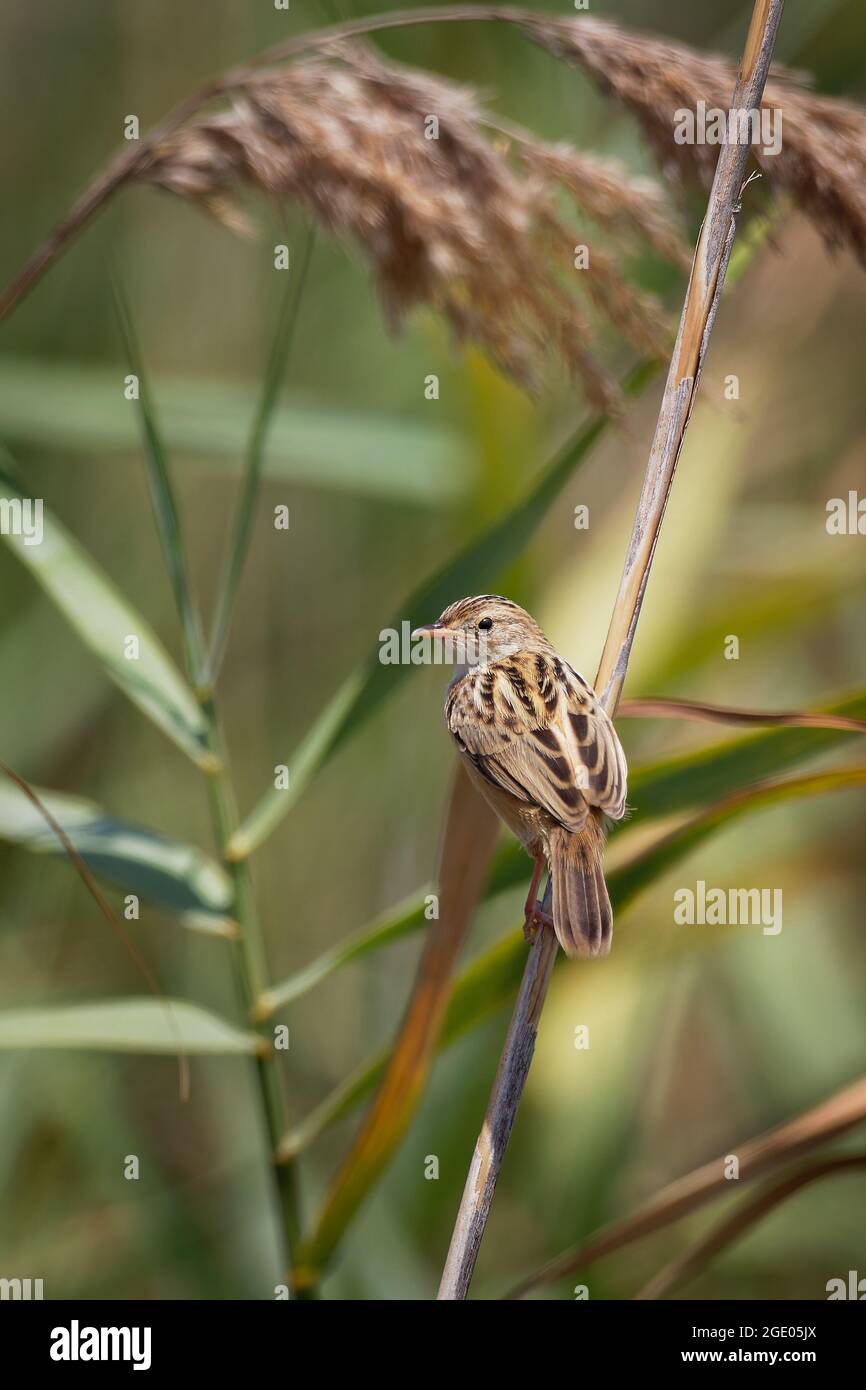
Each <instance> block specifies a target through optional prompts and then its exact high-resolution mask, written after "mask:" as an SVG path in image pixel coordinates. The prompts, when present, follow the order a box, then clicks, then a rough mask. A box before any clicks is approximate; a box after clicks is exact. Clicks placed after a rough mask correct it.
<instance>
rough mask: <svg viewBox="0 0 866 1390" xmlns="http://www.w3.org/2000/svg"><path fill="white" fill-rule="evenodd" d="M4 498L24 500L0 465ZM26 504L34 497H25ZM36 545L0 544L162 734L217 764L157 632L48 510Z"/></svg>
mask: <svg viewBox="0 0 866 1390" xmlns="http://www.w3.org/2000/svg"><path fill="white" fill-rule="evenodd" d="M0 483H2V486H3V491H4V496H6V497H7V498H10V499H18V500H19V501H20V502H21V504H22V506H23V505H24V504H25V503H26V502H27V501H28V500H29V499H27V498H26V497H25V494H24V493H23V492H22V490H21V488H20V486H19V484H18V483H17V481H16V480H15V479H14V478H13V476H12V475H11V474H10V472H9V471H8V469H7V468H4V467H3V466H2V464H0ZM31 500H32V499H31ZM42 532H43V534H42V540H41V542H40V544H39V545H27V544H26V543H25V538H24V537H23V536H20V535H15V534H13V533H12V532H11V531H6V530H5V529H4V531H3V532H2V534H0V539H2V540H3V542H4V543H5V544H6V545H8V546H9V548H10V549H11V550H12V551H13V552H14V553H15V555H17V557H18V559H19V560H21V561H22V563H23V564H24V565H26V566H27V568H28V569H29V570H30V572H31V574H32V575H33V577H34V579H36V581H37V583H39V584H40V585H41V586H42V589H43V590H44V592H45V593H46V594H47V595H48V597H49V598H50V599H51V600H52V602H53V603H54V604H55V606H56V607H57V608H58V609H59V610H60V612H61V613H62V614H63V616H64V618H66V620H67V622H68V623H69V625H70V627H71V628H73V629H74V631H75V632H76V633H77V634H78V636H79V637H80V638H81V640H82V642H83V643H84V644H85V646H87V647H89V648H90V650H91V651H92V652H93V653H94V654H95V655H96V656H97V657H98V658H99V660H100V661H101V663H102V665H103V667H104V668H105V670H106V671H107V673H108V675H109V676H110V677H111V679H112V680H113V681H114V683H115V684H116V685H117V686H119V688H120V689H121V690H122V691H123V693H124V694H125V695H126V696H127V697H128V698H129V699H130V700H132V702H133V704H136V705H138V707H139V709H141V710H143V711H144V713H145V714H146V715H147V716H148V718H149V719H151V720H153V722H154V724H156V725H157V727H158V728H160V729H162V731H163V733H166V734H168V736H169V738H171V739H172V740H173V741H174V742H175V743H176V744H177V745H178V747H179V748H182V749H183V751H184V752H185V753H186V754H187V756H188V757H191V758H192V759H193V761H194V762H195V763H197V764H198V766H199V767H200V768H202V769H203V770H204V771H211V772H212V771H213V770H214V769H215V767H216V766H217V760H216V758H215V756H214V754H213V752H212V751H211V750H210V749H209V748H208V746H207V727H206V723H205V720H204V717H203V715H202V711H201V708H200V706H199V704H198V701H197V700H196V699H195V696H194V695H193V693H192V691H191V690H190V688H189V686H188V685H187V683H186V681H184V679H183V678H182V676H181V675H180V673H179V672H178V670H177V667H176V666H175V665H174V663H173V662H172V660H171V658H170V657H169V655H168V653H167V652H166V651H165V648H164V647H163V646H162V644H161V642H160V641H159V639H158V637H157V636H156V634H155V633H154V632H153V630H152V629H151V628H150V626H149V625H148V624H147V623H146V622H145V621H144V619H143V618H142V617H141V615H140V614H139V613H137V612H136V611H135V610H134V609H133V608H132V607H131V605H130V604H129V603H127V601H126V599H125V598H123V597H122V595H121V594H120V593H119V592H118V590H117V589H116V588H115V586H114V584H113V583H112V581H111V580H110V579H109V578H108V576H107V575H106V574H105V573H104V571H103V570H101V569H100V568H99V566H98V565H97V564H96V562H95V561H94V560H93V559H92V558H91V557H90V556H89V555H88V554H87V552H86V551H85V550H84V549H83V548H82V547H81V546H80V545H79V544H78V542H77V541H76V540H75V539H74V537H72V536H71V535H70V534H69V532H68V531H67V530H66V529H65V527H63V526H62V525H61V523H60V522H59V521H58V520H57V518H56V517H55V516H53V515H52V514H51V512H50V511H49V510H48V508H47V507H45V506H44V505H43V510H42ZM132 636H134V637H136V638H137V639H138V658H137V659H136V660H132V659H129V660H128V659H127V658H126V656H125V651H126V642H127V639H128V638H129V637H132Z"/></svg>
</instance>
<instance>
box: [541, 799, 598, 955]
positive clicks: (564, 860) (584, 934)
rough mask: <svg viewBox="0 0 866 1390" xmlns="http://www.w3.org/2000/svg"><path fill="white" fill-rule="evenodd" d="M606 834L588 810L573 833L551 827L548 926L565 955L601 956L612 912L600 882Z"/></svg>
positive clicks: (593, 813)
mask: <svg viewBox="0 0 866 1390" xmlns="http://www.w3.org/2000/svg"><path fill="white" fill-rule="evenodd" d="M604 842H605V830H604V823H603V821H602V818H601V815H600V814H599V813H598V812H597V811H594V810H591V811H590V813H589V815H588V816H587V818H586V823H585V825H584V827H583V829H582V830H580V831H578V832H577V834H574V833H573V832H571V831H569V830H563V829H562V828H561V827H560V826H556V827H555V828H554V830H553V831H552V833H551V836H550V875H551V879H552V880H553V925H554V929H555V931H556V935H557V937H558V939H559V944H560V946H561V947H562V949H563V950H564V951H565V954H566V955H567V956H606V955H607V953H608V951H609V950H610V942H611V937H612V935H613V912H612V910H611V906H610V898H609V897H608V893H607V884H606V883H605V881H604V870H603V868H602V855H603V852H604Z"/></svg>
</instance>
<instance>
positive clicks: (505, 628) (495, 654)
mask: <svg viewBox="0 0 866 1390" xmlns="http://www.w3.org/2000/svg"><path fill="white" fill-rule="evenodd" d="M412 636H413V637H427V636H430V637H432V638H433V640H434V641H436V640H437V638H438V639H443V638H445V639H448V638H450V640H451V642H452V644H453V648H454V652H455V659H456V660H457V661H458V662H459V663H460V665H463V666H467V667H470V666H489V665H490V663H491V661H502V660H503V659H504V658H505V657H509V656H514V655H515V653H516V652H549V651H551V650H552V647H551V645H550V642H548V640H547V638H546V637H545V635H544V633H543V632H542V631H541V628H540V627H539V626H538V623H537V622H536V621H535V619H534V618H531V617H530V616H529V614H528V613H527V612H526V610H525V608H521V607H520V606H519V604H516V603H512V602H511V599H508V598H502V597H500V595H498V594H480V595H479V596H478V597H476V598H461V599H458V600H457V602H456V603H452V604H451V605H450V606H449V607H448V608H446V609H445V611H444V613H442V614H441V616H440V617H438V618H437V619H436V621H435V623H431V624H429V626H427V627H418V628H416V629H415V631H414V632H413V634H412Z"/></svg>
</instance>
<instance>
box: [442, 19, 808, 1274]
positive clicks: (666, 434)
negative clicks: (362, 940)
mask: <svg viewBox="0 0 866 1390" xmlns="http://www.w3.org/2000/svg"><path fill="white" fill-rule="evenodd" d="M783 4H784V0H755V7H754V10H753V13H752V21H751V24H750V26H749V33H748V36H747V39H746V46H745V51H744V54H743V59H742V62H741V64H740V71H739V76H738V81H737V85H736V88H735V91H734V95H733V99H732V103H731V104H732V107H733V108H735V109H745V110H754V109H757V108H759V107H760V102H761V95H762V93H763V90H764V84H765V82H766V80H767V74H768V72H769V69H770V60H771V58H772V54H773V47H774V45H775V40H776V33H777V31H778V27H779V21H780V19H781V17H782V8H783ZM748 154H749V147H748V145H747V144H739V143H737V144H726V145H723V146H722V147H721V152H720V154H719V162H718V164H717V166H716V173H715V178H714V179H713V187H712V190H711V192H710V197H709V202H708V204H707V213H706V217H705V218H704V222H703V226H702V227H701V232H700V236H699V238H698V245H697V248H696V250H695V259H694V264H693V266H692V272H691V275H690V277H689V284H688V289H687V290H686V296H685V300H684V303H683V309H682V316H681V318H680V326H679V332H678V334H677V340H676V344H675V346H674V352H673V357H672V359H671V365H670V370H669V372H668V378H667V382H666V384H665V391H664V396H663V398H662V404H661V408H660V410H659V417H658V421H657V423H656V429H655V435H654V438H653V442H652V447H651V449H650V456H649V461H648V463H647V468H646V476H645V479H644V485H643V490H642V492H641V496H640V499H639V501H638V506H637V511H636V514H635V521H634V529H633V531H632V538H631V542H630V545H629V549H628V553H627V555H626V561H625V566H624V569H623V575H622V581H621V583H620V589H619V593H618V594H617V598H616V602H615V604H614V609H613V614H612V617H611V622H610V629H609V631H608V635H607V641H606V642H605V647H604V652H603V653H602V658H601V664H600V666H599V671H598V675H597V677H596V682H595V684H596V689H597V690H599V691H600V692H602V694H601V700H602V704H603V705H604V707H605V709H606V710H607V712H608V714H610V715H611V716H613V714H614V713H615V712H616V707H617V704H618V703H619V697H620V693H621V691H622V687H623V683H624V681H625V676H626V671H627V669H628V661H629V656H630V654H631V646H632V642H633V640H634V634H635V629H636V626H637V621H638V616H639V614H640V608H641V603H642V601H643V595H644V592H645V589H646V584H647V579H648V578H649V571H650V566H651V564H652V559H653V555H654V554H655V547H656V542H657V540H658V536H659V531H660V529H661V524H662V519H663V517H664V513H665V507H666V506H667V500H668V497H669V495H670V489H671V484H672V483H673V477H674V472H675V470H676V466H677V461H678V459H679V455H680V450H681V448H682V444H683V439H684V438H685V432H686V429H687V428H688V423H689V420H690V418H691V412H692V407H693V405H694V399H695V394H696V392H697V387H698V382H699V380H700V374H701V368H702V366H703V361H704V356H705V354H706V349H707V345H708V343H709V338H710V334H711V332H712V327H713V323H714V320H715V313H716V308H717V306H718V302H719V298H720V295H721V292H722V286H723V284H724V279H725V271H726V269H727V264H728V258H729V256H730V252H731V246H732V244H733V238H734V232H735V226H736V214H737V212H738V211H739V196H740V192H741V189H742V185H743V177H744V174H745V168H746V162H747V159H748ZM549 903H550V883H549V882H548V887H547V892H546V894H545V899H544V906H545V909H547V910H549ZM556 949H557V948H556V941H555V939H552V933H551V932H550V931H549V930H547V929H545V930H543V931H539V932H538V933H537V934H536V937H535V940H534V941H533V943H532V946H531V947H530V949H529V954H528V958H527V962H526V968H525V970H524V974H523V983H522V984H521V987H520V993H519V994H518V996H517V1003H516V1005H515V1008H514V1013H513V1015H512V1019H511V1025H510V1027H509V1030H508V1037H507V1039H506V1043H505V1048H504V1051H503V1053H502V1057H501V1059H500V1063H499V1067H498V1070H497V1073H496V1079H495V1081H494V1083H493V1090H492V1092H491V1095H490V1100H489V1102H488V1106H487V1113H486V1115H485V1117H484V1124H483V1126H482V1129H481V1133H480V1134H479V1136H478V1140H477V1142H476V1145H475V1152H474V1154H473V1156H472V1162H471V1164H470V1167H469V1173H468V1176H467V1179H466V1185H465V1187H464V1190H463V1198H462V1200H461V1203H460V1208H459V1211H458V1213H457V1221H456V1223H455V1226H454V1232H453V1235H452V1237H451V1245H450V1248H449V1251H448V1257H447V1260H446V1263H445V1269H444V1270H443V1273H442V1282H441V1284H440V1287H439V1298H440V1299H441V1300H462V1299H465V1298H466V1296H467V1294H468V1292H469V1285H470V1283H471V1280H472V1275H473V1272H474V1269H475V1261H476V1259H477V1257H478V1251H479V1249H480V1246H481V1241H482V1238H483V1236H484V1230H485V1227H486V1225H487V1217H488V1215H489V1212H490V1206H491V1203H492V1201H493V1194H494V1192H495V1190H496V1183H497V1180H498V1178H499V1172H500V1169H501V1167H502V1161H503V1159H504V1157H505V1150H506V1148H507V1146H508V1140H509V1138H510V1136H511V1130H512V1127H513V1125H514V1120H515V1118H516V1115H517V1107H518V1105H519V1103H520V1097H521V1095H522V1093H523V1087H524V1084H525V1082H526V1077H527V1075H528V1073H529V1066H530V1063H531V1061H532V1054H533V1051H534V1049H535V1039H536V1035H537V1032H538V1022H539V1018H540V1016H541V1010H542V1008H543V1007H544V999H545V995H546V993H547V986H548V984H549V982H550V977H551V974H552V970H553V963H554V959H555V956H556Z"/></svg>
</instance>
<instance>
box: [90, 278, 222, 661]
mask: <svg viewBox="0 0 866 1390" xmlns="http://www.w3.org/2000/svg"><path fill="white" fill-rule="evenodd" d="M111 283H112V291H113V294H114V306H115V310H116V312H117V321H118V325H119V328H120V334H121V338H122V339H123V345H124V349H125V351H126V356H127V359H128V361H129V366H130V370H131V371H132V372H133V374H134V375H135V376H136V377H137V379H138V392H137V395H136V397H135V400H136V403H137V406H138V411H137V414H138V418H139V422H140V425H141V435H142V443H143V445H144V457H145V460H146V462H147V482H148V489H149V491H150V503H151V507H152V508H153V518H154V521H155V523H156V531H157V535H158V536H159V543H160V546H161V548H162V557H163V560H164V561H165V568H166V571H167V573H168V577H169V580H170V581H171V588H172V592H173V594H174V601H175V606H176V607H177V611H178V616H179V618H180V623H181V629H182V631H183V636H184V647H185V650H186V660H187V668H188V670H189V672H190V674H191V676H192V679H193V681H194V682H195V685H196V687H197V688H199V687H200V686H201V684H202V674H203V673H202V669H201V667H202V634H201V625H200V622H199V617H198V612H197V610H196V607H195V605H194V603H193V601H192V596H191V591H190V583H189V575H188V574H187V568H186V555H185V551H184V544H183V534H182V529H181V523H180V516H179V514H178V510H177V503H176V501H175V496H174V488H173V487H172V483H171V476H170V473H169V468H168V460H167V458H166V455H165V450H164V449H163V447H162V440H161V438H160V434H159V430H158V428H157V423H156V415H155V410H154V404H153V401H152V399H151V396H150V389H149V387H148V384H147V377H146V375H145V371H144V362H143V360H142V356H141V352H140V350H139V346H138V339H137V337H136V333H135V325H134V323H133V319H132V313H131V311H130V307H129V303H128V301H127V299H126V296H125V294H124V291H123V286H122V284H121V282H120V278H119V276H117V275H113V276H112V282H111Z"/></svg>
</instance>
